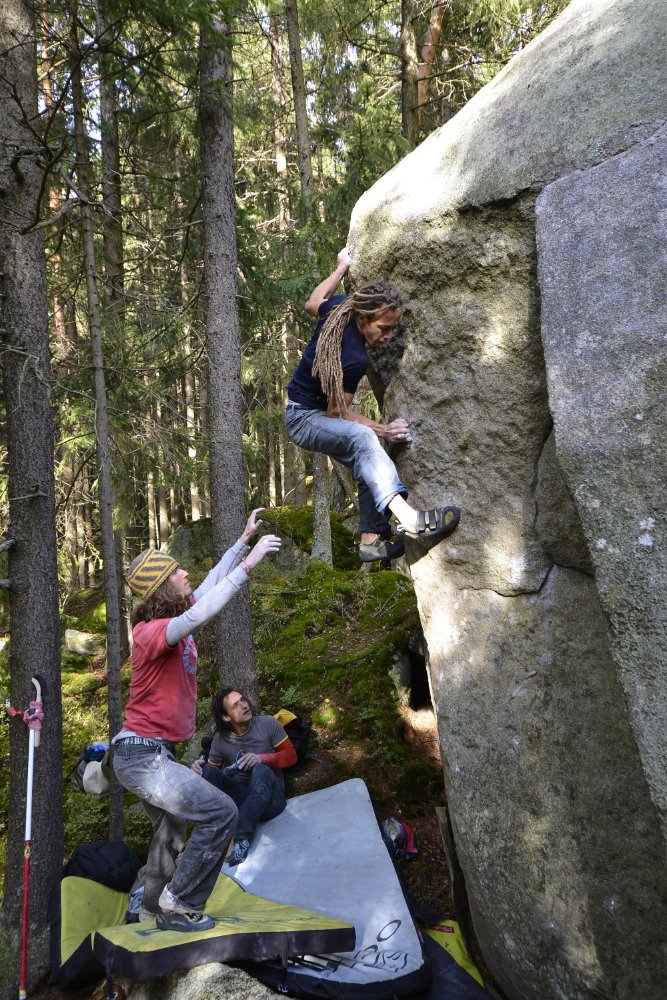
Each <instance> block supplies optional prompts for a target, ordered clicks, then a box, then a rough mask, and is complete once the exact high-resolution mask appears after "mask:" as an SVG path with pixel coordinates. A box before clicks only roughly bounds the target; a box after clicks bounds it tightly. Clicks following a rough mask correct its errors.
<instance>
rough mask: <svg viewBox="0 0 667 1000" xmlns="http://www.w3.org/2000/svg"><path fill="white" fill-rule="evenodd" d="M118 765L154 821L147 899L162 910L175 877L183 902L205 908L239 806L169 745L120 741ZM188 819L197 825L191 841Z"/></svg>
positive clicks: (149, 906) (148, 906)
mask: <svg viewBox="0 0 667 1000" xmlns="http://www.w3.org/2000/svg"><path fill="white" fill-rule="evenodd" d="M113 767H114V771H115V773H116V777H117V778H118V780H119V781H120V783H121V785H122V786H123V787H124V788H126V789H127V790H128V792H134V793H135V795H138V796H139V798H140V799H141V803H142V805H143V807H144V809H145V810H146V812H147V813H148V816H149V817H150V820H151V822H152V824H153V839H152V841H151V845H150V847H149V849H148V859H147V862H146V867H145V873H144V886H145V888H144V899H143V905H144V906H145V908H146V909H147V910H150V911H151V912H152V913H156V912H157V911H158V909H159V907H158V898H159V896H160V893H161V892H162V890H163V889H164V887H165V885H167V883H170V885H169V888H170V890H171V891H172V892H173V893H174V895H175V896H178V898H179V899H180V900H181V901H182V902H183V903H186V904H187V905H188V906H191V907H192V909H193V910H202V909H203V907H204V904H205V903H206V900H207V899H208V897H209V896H210V894H211V892H212V890H213V886H214V885H215V881H216V879H217V877H218V874H219V872H220V868H221V866H222V862H223V860H224V857H225V854H226V852H227V846H228V844H229V841H230V840H231V838H232V834H233V833H234V828H235V826H236V818H237V808H236V806H235V805H234V803H233V802H232V800H231V799H230V798H229V796H228V795H225V794H224V792H221V791H220V790H219V789H218V788H214V787H213V785H211V784H210V782H208V781H204V780H203V778H201V777H200V775H198V774H195V772H194V771H192V770H191V769H190V768H189V767H184V766H183V764H178V763H177V762H176V761H175V760H174V757H173V756H172V754H171V753H170V752H169V750H168V749H167V748H166V747H163V746H159V745H158V746H155V747H148V746H138V745H132V744H124V743H123V742H120V743H117V744H116V746H115V747H114V755H113ZM188 821H192V822H194V823H196V824H197V825H196V826H195V828H194V829H193V831H192V833H191V835H190V839H189V840H188V842H187V844H186V843H185V827H186V823H187V822H188ZM184 845H185V847H184ZM183 848H184V849H183ZM181 850H182V851H183V853H182V854H181V856H180V858H179V860H178V865H177V866H176V857H177V855H178V854H179V852H180V851H181ZM170 880H171V881H170Z"/></svg>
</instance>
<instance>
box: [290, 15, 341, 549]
mask: <svg viewBox="0 0 667 1000" xmlns="http://www.w3.org/2000/svg"><path fill="white" fill-rule="evenodd" d="M285 16H286V19H287V37H288V40H289V55H290V72H291V74H292V94H293V97H294V121H295V124H296V145H297V155H298V161H299V179H300V181H301V198H302V201H303V206H304V216H306V217H307V216H308V214H309V213H310V210H311V207H312V203H313V166H312V162H311V158H310V136H309V132H308V112H307V107H306V87H305V83H304V79H303V62H302V59H301V36H300V31H299V15H298V11H297V6H296V0H285ZM330 493H331V491H330V482H329V461H328V459H327V457H326V456H325V455H314V456H313V547H312V549H311V559H316V560H318V561H319V562H323V563H326V564H327V565H328V566H333V549H332V544H331V518H330V510H331V496H330Z"/></svg>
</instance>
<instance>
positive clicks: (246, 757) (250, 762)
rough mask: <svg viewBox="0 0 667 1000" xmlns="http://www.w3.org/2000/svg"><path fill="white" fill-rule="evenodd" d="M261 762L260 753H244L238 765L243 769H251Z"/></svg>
mask: <svg viewBox="0 0 667 1000" xmlns="http://www.w3.org/2000/svg"><path fill="white" fill-rule="evenodd" d="M261 763H262V758H261V756H260V755H259V754H258V753H244V754H243V756H242V757H239V759H238V765H239V767H240V769H241V770H242V771H250V770H251V769H252V768H253V767H257V765H258V764H261Z"/></svg>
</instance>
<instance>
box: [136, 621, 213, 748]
mask: <svg viewBox="0 0 667 1000" xmlns="http://www.w3.org/2000/svg"><path fill="white" fill-rule="evenodd" d="M170 621H171V619H170V618H155V619H154V620H153V621H150V622H139V623H138V624H137V625H135V626H134V629H133V631H132V678H131V680H130V698H129V701H128V703H127V708H126V709H125V722H124V725H123V729H127V730H130V732H133V733H137V735H138V736H157V737H160V738H161V739H165V740H171V741H172V742H174V743H178V742H180V741H181V740H187V739H189V738H190V737H191V736H192V734H193V733H194V731H195V713H196V708H197V647H196V646H195V641H194V639H193V638H192V636H191V635H189V636H187V638H185V639H181V641H180V642H179V643H178V645H177V646H169V645H167V636H166V632H167V625H168V624H169V622H170Z"/></svg>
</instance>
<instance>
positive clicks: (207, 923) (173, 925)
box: [155, 910, 215, 933]
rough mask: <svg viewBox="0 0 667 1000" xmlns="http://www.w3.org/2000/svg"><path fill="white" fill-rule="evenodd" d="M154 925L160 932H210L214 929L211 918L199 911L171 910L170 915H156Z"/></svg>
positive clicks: (213, 921)
mask: <svg viewBox="0 0 667 1000" xmlns="http://www.w3.org/2000/svg"><path fill="white" fill-rule="evenodd" d="M155 923H156V925H157V926H158V928H159V929H160V930H161V931H185V932H186V933H191V932H192V931H210V930H211V929H212V928H213V927H215V920H214V919H213V917H209V916H207V915H206V914H205V913H200V912H199V910H183V911H180V910H179V911H176V910H173V911H172V912H171V913H158V915H157V917H156V918H155Z"/></svg>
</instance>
